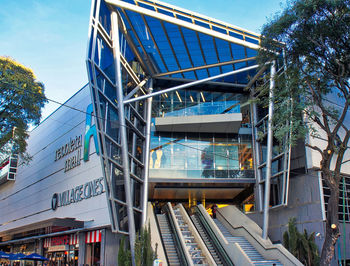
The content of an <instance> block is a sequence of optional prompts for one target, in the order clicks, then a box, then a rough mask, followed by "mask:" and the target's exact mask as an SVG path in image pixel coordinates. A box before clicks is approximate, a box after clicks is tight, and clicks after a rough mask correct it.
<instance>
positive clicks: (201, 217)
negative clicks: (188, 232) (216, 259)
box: [194, 206, 234, 266]
mask: <svg viewBox="0 0 350 266" xmlns="http://www.w3.org/2000/svg"><path fill="white" fill-rule="evenodd" d="M194 210H195V214H197V215H198V218H199V220H200V221H201V223H202V225H203V227H204V229H205V231H206V232H207V233H208V235H209V237H210V238H211V239H212V240H213V244H214V246H215V248H216V250H217V251H218V252H219V254H218V255H219V256H220V259H222V260H223V263H224V265H230V266H234V263H233V262H232V261H231V259H230V257H229V255H228V254H227V253H226V250H225V249H224V247H223V246H222V244H221V242H220V240H219V239H218V237H217V235H216V233H215V232H214V231H213V229H212V228H211V226H210V225H209V223H208V221H207V220H206V218H205V217H204V215H203V214H202V212H201V211H200V209H199V208H198V207H197V206H195V208H194Z"/></svg>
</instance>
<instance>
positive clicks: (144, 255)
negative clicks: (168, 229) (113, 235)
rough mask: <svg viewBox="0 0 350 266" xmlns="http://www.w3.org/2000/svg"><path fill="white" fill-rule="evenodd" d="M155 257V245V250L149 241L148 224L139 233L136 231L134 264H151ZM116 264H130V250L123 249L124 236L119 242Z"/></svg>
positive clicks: (140, 265)
mask: <svg viewBox="0 0 350 266" xmlns="http://www.w3.org/2000/svg"><path fill="white" fill-rule="evenodd" d="M156 258H157V245H156V250H155V251H153V248H152V242H151V228H150V225H148V229H147V228H146V227H145V228H143V229H142V230H141V233H137V236H136V241H135V265H136V266H152V265H153V261H154V260H155V259H156ZM118 265H120V266H124V265H125V266H129V265H131V252H130V249H125V238H124V237H123V238H122V239H121V242H120V246H119V252H118Z"/></svg>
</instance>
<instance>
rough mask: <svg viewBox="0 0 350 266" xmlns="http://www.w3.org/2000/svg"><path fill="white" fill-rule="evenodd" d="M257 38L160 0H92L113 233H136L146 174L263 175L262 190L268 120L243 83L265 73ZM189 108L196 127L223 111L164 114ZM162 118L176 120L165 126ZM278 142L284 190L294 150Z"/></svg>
mask: <svg viewBox="0 0 350 266" xmlns="http://www.w3.org/2000/svg"><path fill="white" fill-rule="evenodd" d="M259 43H260V36H258V35H256V34H253V33H251V32H248V31H245V30H242V29H239V28H235V27H234V26H232V25H229V24H223V23H222V22H219V21H216V20H215V19H213V20H211V19H210V20H208V19H207V18H205V17H200V16H198V14H192V13H191V12H190V11H188V12H187V11H185V10H182V9H177V8H174V7H170V6H167V5H166V4H162V3H160V2H151V1H139V0H121V1H115V2H113V4H106V3H105V2H104V1H103V0H95V1H94V2H93V6H92V18H91V23H90V35H89V44H88V53H87V55H88V56H87V69H88V73H89V82H90V87H91V92H92V96H93V103H94V112H95V115H96V117H97V119H96V120H97V122H96V127H97V130H98V136H99V143H100V147H101V148H100V150H101V154H102V156H101V161H102V165H103V168H104V170H105V172H104V175H105V180H106V185H107V189H106V192H107V193H106V194H107V199H108V202H109V210H110V218H111V224H112V230H113V231H114V232H115V231H117V232H121V233H123V234H129V233H130V230H131V231H133V229H132V228H131V229H130V228H129V227H130V225H131V224H132V222H130V221H131V220H135V228H136V229H137V228H139V226H140V225H141V220H142V219H143V218H142V219H141V216H142V215H143V214H144V213H145V212H146V209H145V206H146V203H147V193H148V190H147V185H148V181H147V180H148V178H151V180H152V179H153V180H158V179H163V180H165V181H164V182H166V179H171V182H176V181H174V180H176V179H179V182H186V181H183V179H187V180H191V179H192V180H193V179H222V182H233V183H234V182H236V183H237V184H238V183H239V182H240V181H239V180H241V179H245V180H244V182H242V184H243V183H244V184H247V182H248V183H249V182H255V181H254V179H255V178H256V175H257V176H261V178H258V179H257V181H256V182H257V184H259V189H260V190H262V189H261V187H262V186H263V184H264V178H265V174H266V173H265V172H266V171H265V168H266V146H267V144H266V143H265V142H266V141H265V140H264V137H262V138H261V139H260V140H259V141H260V142H259V141H258V142H259V143H257V140H256V138H254V134H257V132H256V131H257V130H260V129H261V128H262V129H263V130H264V128H265V127H266V123H265V122H264V121H265V120H266V119H265V120H264V119H262V118H260V117H255V116H254V115H256V114H254V113H251V108H252V103H251V101H250V99H251V95H250V92H248V91H245V90H244V88H246V86H247V85H248V82H249V80H250V78H251V77H254V76H255V75H256V73H257V68H258V65H257V62H256V58H255V56H256V55H257V50H258V49H259ZM208 79H210V82H208V81H209V80H208ZM194 81H195V82H196V84H193V83H189V82H194ZM186 83H188V84H190V85H188V86H187V85H186ZM179 85H185V86H186V88H184V87H182V88H181V89H177V88H175V89H174V87H175V86H179ZM176 89H177V90H176ZM165 90H167V91H165ZM148 97H149V98H150V100H148V99H147V98H148ZM214 115H215V116H214ZM200 116H203V117H200ZM182 117H183V118H184V120H185V121H187V122H188V121H190V122H188V123H189V124H190V126H192V124H191V123H192V121H193V120H192V119H197V121H200V122H198V123H199V124H200V123H202V124H204V123H206V122H205V121H208V120H205V119H209V117H211V118H213V117H217V118H220V119H222V120H220V119H218V120H220V121H214V122H215V123H217V124H216V126H214V127H213V128H209V127H210V126H209V125H210V124H206V125H207V128H205V129H203V128H202V129H201V130H198V132H197V131H194V130H193V129H192V130H188V128H182V130H180V129H179V127H176V126H174V125H173V124H169V122H166V121H170V120H171V119H174V121H175V120H176V119H177V120H176V121H180V122H181V118H182ZM224 117H225V119H226V118H227V119H228V117H229V119H230V120H229V121H227V120H225V119H224ZM175 118H176V119H175ZM162 119H163V120H162ZM252 119H253V121H252ZM261 119H262V120H261ZM161 120H162V121H165V122H164V123H165V124H166V123H168V124H166V125H165V126H163V127H160V126H157V122H156V121H161ZM260 120H261V121H262V123H261V124H257V123H258V121H260ZM180 122H179V124H181V123H180ZM187 122H186V123H187ZM224 123H226V124H224ZM252 125H253V126H252ZM186 126H187V125H186ZM221 126H222V127H224V126H227V127H228V126H230V128H229V129H227V130H223V129H220V130H219V128H216V127H221ZM167 127H168V128H167ZM170 127H172V128H171V130H170V129H169V128H170ZM149 128H150V130H149ZM231 128H232V130H231ZM223 132H225V133H223ZM253 132H254V134H253ZM265 133H266V132H265ZM265 133H263V135H264V134H265ZM265 137H266V134H265ZM264 141H265V142H264ZM259 145H260V146H259ZM278 150H279V147H278V145H277V147H276V150H275V154H274V157H273V158H274V159H273V165H272V168H273V171H272V175H273V177H272V178H273V180H272V185H273V186H277V187H278V186H279V187H281V186H280V183H282V184H283V185H282V187H281V189H279V190H278V193H280V192H279V191H281V193H283V191H282V190H283V189H284V186H285V180H286V177H285V172H284V170H285V158H286V156H287V155H286V154H284V155H283V156H282V157H283V158H284V159H282V157H279V156H281V155H280V154H279V152H278ZM257 167H258V168H259V170H258V171H257ZM281 171H282V172H281ZM281 173H282V174H281ZM223 179H225V180H223ZM248 179H249V180H248ZM275 181H276V182H275ZM153 182H156V181H153ZM189 182H190V181H189ZM220 182H221V181H220ZM275 183H276V184H275ZM260 207H261V206H260ZM130 209H132V210H131V211H130ZM130 215H131V216H130ZM131 218H132V219H131ZM132 233H134V232H132Z"/></svg>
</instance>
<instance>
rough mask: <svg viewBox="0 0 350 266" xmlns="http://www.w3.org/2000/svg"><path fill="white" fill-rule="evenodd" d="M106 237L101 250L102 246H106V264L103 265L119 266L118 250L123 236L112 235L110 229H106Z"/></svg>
mask: <svg viewBox="0 0 350 266" xmlns="http://www.w3.org/2000/svg"><path fill="white" fill-rule="evenodd" d="M102 236H103V235H102ZM104 236H105V237H104V238H105V239H104V242H101V250H102V244H103V246H104V264H103V265H104V266H115V265H118V250H119V242H120V239H121V235H120V234H115V233H112V231H111V230H110V229H106V230H105V234H104ZM126 238H127V237H126ZM102 239H103V238H102ZM102 239H101V241H102ZM101 259H102V258H101ZM101 265H102V264H101Z"/></svg>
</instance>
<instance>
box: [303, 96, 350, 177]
mask: <svg viewBox="0 0 350 266" xmlns="http://www.w3.org/2000/svg"><path fill="white" fill-rule="evenodd" d="M343 101H344V100H342V99H339V98H338V97H337V95H333V94H330V95H329V97H328V98H327V101H326V104H328V105H329V106H332V107H333V108H334V109H336V110H338V111H339V112H341V111H342V106H344V103H343ZM344 125H345V126H347V127H348V128H349V127H350V113H349V112H348V113H347V115H346V117H345V121H344ZM314 127H315V128H316V129H317V134H318V135H319V136H318V137H311V136H308V137H307V138H306V143H309V144H310V145H313V146H317V147H319V148H320V149H321V150H324V149H325V148H326V147H327V142H326V140H327V134H326V132H325V131H324V130H322V129H321V128H320V127H318V126H317V125H316V124H315V123H314ZM344 136H345V131H344V130H343V129H341V130H339V137H340V138H341V139H343V138H344ZM349 146H350V143H348V147H349ZM306 158H307V168H309V169H311V168H319V167H320V161H321V159H322V158H321V155H320V153H319V152H318V151H315V150H312V149H310V148H306ZM333 158H334V159H333V160H332V165H331V169H334V166H335V161H336V159H337V155H336V154H335V156H334V157H333ZM349 159H350V149H349V148H348V150H347V151H346V153H345V155H344V159H343V161H346V160H349ZM341 172H342V173H344V174H349V173H350V162H347V163H345V164H343V165H342V168H341Z"/></svg>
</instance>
